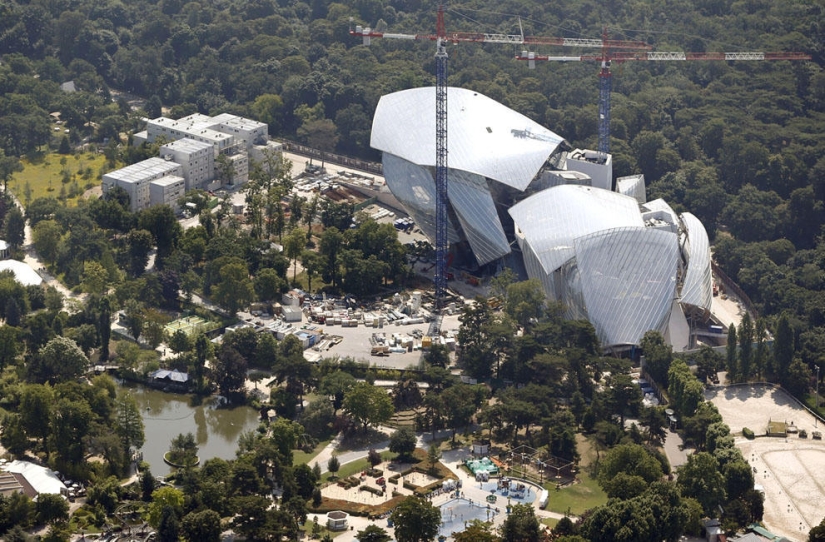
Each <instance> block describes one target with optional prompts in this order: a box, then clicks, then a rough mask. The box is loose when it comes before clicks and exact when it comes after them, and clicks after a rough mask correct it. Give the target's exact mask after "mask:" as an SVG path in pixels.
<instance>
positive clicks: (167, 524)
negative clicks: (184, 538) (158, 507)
mask: <svg viewBox="0 0 825 542" xmlns="http://www.w3.org/2000/svg"><path fill="white" fill-rule="evenodd" d="M157 529H158V541H159V542H178V541H179V540H180V520H179V519H178V512H176V511H175V508H174V507H172V506H170V505H166V506H164V507H163V510H162V511H161V515H160V521H159V523H158V526H157Z"/></svg>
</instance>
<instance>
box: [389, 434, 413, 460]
mask: <svg viewBox="0 0 825 542" xmlns="http://www.w3.org/2000/svg"><path fill="white" fill-rule="evenodd" d="M415 442H416V441H415V433H413V432H412V430H411V429H409V428H408V427H401V428H400V429H397V430H396V431H395V433H393V434H392V435H391V436H390V451H391V452H392V453H394V454H398V457H399V458H408V457H410V456H411V455H412V453H413V452H414V451H415Z"/></svg>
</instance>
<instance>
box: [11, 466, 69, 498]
mask: <svg viewBox="0 0 825 542" xmlns="http://www.w3.org/2000/svg"><path fill="white" fill-rule="evenodd" d="M6 472H10V473H14V474H20V475H22V476H23V478H25V479H26V482H28V484H29V485H30V486H31V487H32V488H33V489H34V491H36V492H37V493H38V494H40V493H54V494H57V495H60V494H61V493H64V492H66V489H67V488H66V486H65V485H64V484H63V482H61V481H60V478H58V477H57V474H55V472H54V471H53V470H51V469H47V468H46V467H41V466H40V465H35V464H34V463H30V462H28V461H20V460H17V461H12V462H11V463H9V464H8V465H6Z"/></svg>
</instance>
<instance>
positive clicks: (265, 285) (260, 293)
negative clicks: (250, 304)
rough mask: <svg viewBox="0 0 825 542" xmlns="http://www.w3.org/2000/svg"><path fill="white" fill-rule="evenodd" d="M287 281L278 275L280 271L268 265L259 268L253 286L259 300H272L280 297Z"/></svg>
mask: <svg viewBox="0 0 825 542" xmlns="http://www.w3.org/2000/svg"><path fill="white" fill-rule="evenodd" d="M284 286H286V283H285V282H284V280H283V279H282V278H281V277H279V276H278V272H277V271H275V270H274V269H272V268H271V267H267V268H264V269H261V270H259V271H258V272H257V273H256V274H255V279H254V281H253V283H252V287H253V289H254V290H255V295H256V296H257V297H258V301H264V302H266V301H272V300H274V299H278V295H279V294H280V293H281V291H282V290H284Z"/></svg>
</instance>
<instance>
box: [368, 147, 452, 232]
mask: <svg viewBox="0 0 825 542" xmlns="http://www.w3.org/2000/svg"><path fill="white" fill-rule="evenodd" d="M383 164H384V180H386V181H387V187H388V188H389V189H390V192H392V194H393V195H394V196H395V197H396V199H398V201H399V202H401V205H403V206H404V210H406V211H407V213H408V214H409V215H410V216H411V217H412V219H413V220H415V223H416V225H417V226H418V227H419V228H421V231H422V232H423V233H424V235H426V236H427V238H428V239H429V240H430V242H431V243H433V244H435V180H433V176H432V173H430V170H429V169H427V168H425V167H421V166H418V165H416V164H413V163H411V162H408V161H406V160H403V159H401V158H398V157H397V156H393V155H392V154H389V153H384V159H383ZM447 239H448V240H449V242H451V243H455V242H458V241H459V235H458V233H457V232H456V230H455V227H454V226H453V224H452V222H450V223H449V224H448V228H447Z"/></svg>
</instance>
